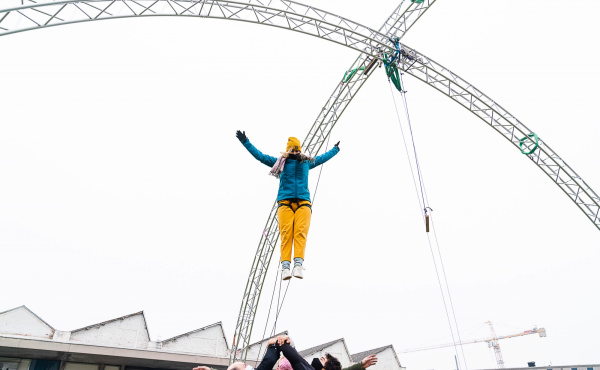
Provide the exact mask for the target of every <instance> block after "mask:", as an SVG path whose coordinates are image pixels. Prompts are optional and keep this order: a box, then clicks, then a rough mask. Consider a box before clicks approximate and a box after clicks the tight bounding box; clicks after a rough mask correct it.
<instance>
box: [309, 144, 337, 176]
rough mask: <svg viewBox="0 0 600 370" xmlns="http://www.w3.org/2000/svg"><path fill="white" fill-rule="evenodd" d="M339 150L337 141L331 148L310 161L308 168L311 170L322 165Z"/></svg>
mask: <svg viewBox="0 0 600 370" xmlns="http://www.w3.org/2000/svg"><path fill="white" fill-rule="evenodd" d="M339 152H340V142H339V141H338V142H337V143H336V144H335V145H334V146H333V148H331V149H329V150H328V151H327V152H326V153H323V154H321V155H319V156H317V157H316V158H315V160H314V161H312V162H310V163H309V165H308V168H309V169H311V170H312V169H313V168H315V167H317V166H320V165H322V164H323V163H325V162H327V161H328V160H330V159H331V158H333V156H335V155H336V154H338V153H339Z"/></svg>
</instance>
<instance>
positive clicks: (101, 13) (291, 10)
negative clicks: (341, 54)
mask: <svg viewBox="0 0 600 370" xmlns="http://www.w3.org/2000/svg"><path fill="white" fill-rule="evenodd" d="M435 2H436V0H422V1H421V0H401V3H400V5H398V6H397V7H396V9H395V10H394V11H393V12H392V14H391V15H390V16H389V17H388V19H387V20H386V21H385V22H384V23H383V25H382V26H381V27H380V28H379V30H377V31H376V30H374V29H371V28H369V27H366V26H363V25H361V24H359V23H356V22H354V21H351V20H349V19H346V18H343V17H340V16H338V15H335V14H332V13H329V12H326V11H323V10H320V9H317V8H315V7H312V6H308V5H304V4H300V3H297V2H293V1H286V0H246V1H225V0H87V1H74V0H72V1H51V0H41V1H37V2H34V1H32V0H29V1H23V0H5V1H3V2H2V3H3V7H4V8H3V9H0V36H3V35H10V34H13V33H18V32H24V31H31V30H37V29H41V28H47V27H53V26H59V25H66V24H73V23H81V22H90V21H97V20H106V19H115V18H132V17H147V16H180V17H198V18H215V19H225V20H235V21H242V22H249V23H256V24H261V25H266V26H271V27H278V28H283V29H287V30H290V31H295V32H300V33H304V34H308V35H311V36H314V37H318V38H321V39H325V40H328V41H331V42H334V43H337V44H339V45H342V46H345V47H348V48H351V49H354V50H356V51H358V52H359V53H360V54H359V56H358V57H357V59H356V60H355V61H354V62H353V63H352V64H351V65H350V68H349V69H348V70H351V69H357V71H358V72H357V73H355V74H353V75H352V76H351V77H350V79H349V80H347V81H344V82H345V83H343V84H342V83H341V82H342V81H340V84H339V85H337V86H336V87H335V88H334V90H333V93H332V94H331V96H330V98H329V99H328V100H327V102H326V103H325V105H324V106H323V108H322V109H321V111H320V112H319V114H318V116H317V118H316V120H315V122H314V123H313V125H312V126H311V127H310V129H309V132H308V134H307V135H306V138H305V139H304V141H303V146H304V147H305V151H306V152H307V153H309V154H311V155H313V156H315V155H317V154H318V153H319V152H320V150H321V148H322V147H323V144H324V143H325V141H326V139H327V138H328V136H329V134H330V133H331V130H332V129H333V127H334V126H335V125H336V123H337V121H338V120H339V118H340V117H341V115H342V114H343V113H344V111H345V109H346V108H347V106H348V105H349V104H350V102H351V101H352V99H353V98H354V97H355V96H356V94H357V93H358V91H359V90H360V88H361V87H362V86H363V85H364V83H365V82H366V81H367V79H368V78H369V77H370V76H371V74H373V71H374V70H375V68H372V69H370V70H368V68H367V69H366V70H365V71H361V70H360V68H361V67H365V66H367V65H368V64H369V63H371V62H377V59H381V58H382V53H384V52H385V53H392V52H394V51H395V47H394V45H393V42H392V40H391V38H394V37H397V38H399V39H401V38H402V37H403V36H404V35H405V33H406V32H407V31H409V30H410V28H411V27H412V26H413V25H414V24H415V22H417V21H418V20H419V19H420V17H421V16H422V15H423V14H424V13H425V12H426V11H427V10H428V9H429V8H430V7H431V6H432V5H433V4H434V3H435ZM400 48H401V49H402V50H404V52H403V53H401V57H400V58H399V59H398V61H397V66H398V68H399V69H401V70H402V71H404V72H405V73H407V74H409V75H411V76H413V77H415V78H416V79H418V80H420V81H423V82H424V83H426V84H428V85H429V86H431V87H433V88H434V89H435V90H437V91H439V92H441V93H442V94H444V95H446V96H447V97H449V98H450V99H452V100H453V101H455V102H456V103H458V104H460V105H461V106H462V107H464V108H466V109H468V110H469V111H470V112H471V113H473V114H474V115H476V116H477V117H479V118H480V119H481V120H482V121H483V122H485V123H486V124H487V125H489V126H490V127H491V128H492V129H494V130H495V131H496V132H498V133H499V134H500V135H502V136H503V137H504V138H505V139H507V140H508V141H509V142H510V143H511V144H512V145H513V146H514V147H515V148H516V149H518V150H521V147H522V146H523V143H525V144H526V146H531V144H532V142H533V139H532V138H531V136H533V131H532V130H530V129H529V128H528V127H526V126H525V125H524V124H523V123H522V122H520V121H519V120H518V119H517V118H515V117H514V116H513V115H512V114H510V113H509V112H508V111H507V110H505V109H504V108H503V107H501V106H500V105H499V104H497V103H496V102H495V101H494V100H492V99H491V98H489V97H488V96H487V95H485V94H484V93H483V92H481V91H480V90H478V89H477V88H475V87H474V86H473V85H471V84H470V83H468V82H467V81H465V80H464V79H462V78H461V77H459V76H458V75H456V74H455V73H453V72H452V71H450V70H449V69H448V68H446V67H444V66H442V65H441V64H439V63H437V62H436V61H434V60H433V59H431V58H429V57H427V56H426V55H424V54H422V53H421V52H418V51H416V50H415V49H412V48H410V47H409V46H407V45H404V44H400ZM528 157H529V159H530V160H531V161H532V163H534V164H535V165H536V166H537V167H538V168H539V169H540V170H542V171H543V172H544V173H545V174H546V175H547V176H548V177H549V178H550V180H552V181H553V182H554V183H555V184H556V185H557V186H558V187H559V188H560V189H561V190H562V191H563V192H564V193H565V194H566V195H567V196H568V197H569V198H570V199H571V201H573V202H574V203H575V205H576V206H577V207H578V208H579V209H580V210H581V211H582V212H583V213H584V214H585V215H586V217H587V218H588V219H589V220H590V221H591V222H592V223H593V224H594V226H595V227H596V228H598V229H599V230H600V218H599V216H600V214H599V213H600V197H598V195H597V194H596V193H595V192H594V191H593V189H592V188H591V187H590V186H589V185H587V184H586V183H585V181H584V180H583V179H582V178H581V177H580V176H579V175H578V174H577V173H576V172H575V171H574V170H573V169H572V168H571V167H570V166H569V165H568V164H567V163H566V162H565V161H564V160H563V159H562V158H561V157H560V156H559V155H558V154H557V153H556V152H554V151H553V150H552V149H551V148H550V146H549V145H548V144H547V143H546V142H544V141H543V140H541V139H539V140H538V142H537V147H535V148H534V150H532V151H531V153H529V154H528ZM278 239H279V231H278V227H277V219H276V207H275V204H274V205H273V207H272V208H271V211H270V214H269V217H268V219H267V222H266V224H265V228H264V232H263V236H262V237H261V239H260V241H259V243H258V248H257V250H256V254H255V257H254V261H253V263H252V267H251V269H250V274H249V278H248V281H247V283H246V287H245V291H244V295H243V299H242V303H241V307H240V313H239V316H238V320H237V324H236V328H235V337H234V343H233V348H232V353H231V357H230V361H231V362H233V361H236V360H238V359H245V357H246V354H247V349H248V345H249V343H250V337H251V334H252V328H253V325H254V317H255V314H256V311H257V308H258V303H259V300H260V296H261V292H262V287H263V284H264V280H265V277H266V273H267V270H268V267H269V264H270V261H271V258H272V256H273V252H274V249H275V245H276V244H277V241H278Z"/></svg>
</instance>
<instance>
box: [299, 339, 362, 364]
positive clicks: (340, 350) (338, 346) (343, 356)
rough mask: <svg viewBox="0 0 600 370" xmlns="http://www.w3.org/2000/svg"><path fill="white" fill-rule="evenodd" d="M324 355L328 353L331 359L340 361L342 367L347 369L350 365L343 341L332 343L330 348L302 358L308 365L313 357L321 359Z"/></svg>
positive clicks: (350, 360) (350, 361)
mask: <svg viewBox="0 0 600 370" xmlns="http://www.w3.org/2000/svg"><path fill="white" fill-rule="evenodd" d="M326 353H329V354H330V355H332V356H333V357H335V358H337V359H338V360H340V362H341V364H342V367H348V366H350V365H352V359H351V358H350V354H349V353H348V351H347V350H346V345H345V344H344V341H343V340H339V341H337V342H335V343H332V344H331V345H330V346H327V347H325V348H323V349H322V350H320V351H318V352H315V353H313V354H311V355H308V357H304V359H305V360H306V361H308V363H310V362H311V361H312V359H313V358H314V357H321V356H324V355H325V354H326Z"/></svg>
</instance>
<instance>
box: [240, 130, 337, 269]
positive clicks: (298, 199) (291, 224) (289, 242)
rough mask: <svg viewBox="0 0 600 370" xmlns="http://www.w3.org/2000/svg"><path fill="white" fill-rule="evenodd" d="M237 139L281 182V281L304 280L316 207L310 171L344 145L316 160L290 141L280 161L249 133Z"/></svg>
mask: <svg viewBox="0 0 600 370" xmlns="http://www.w3.org/2000/svg"><path fill="white" fill-rule="evenodd" d="M236 137H237V138H238V140H239V141H240V142H241V143H242V145H244V147H245V148H246V149H247V150H248V151H249V152H250V154H252V156H253V157H254V158H256V159H257V160H258V161H259V162H261V163H263V164H265V165H267V166H269V167H271V170H270V171H269V174H270V175H272V176H275V177H276V178H278V179H279V192H278V193H277V205H278V208H277V217H278V219H279V233H280V234H281V278H282V279H283V280H289V279H291V278H292V275H293V276H294V277H296V278H299V279H302V278H303V277H304V275H303V267H302V264H303V262H304V251H305V248H306V238H307V235H308V229H309V227H310V218H311V215H312V203H311V201H310V191H309V190H308V171H309V170H312V169H313V168H315V167H317V166H320V165H322V164H323V163H325V162H327V161H328V160H330V159H331V158H333V156H335V155H336V154H337V153H338V152H339V151H340V147H339V144H340V142H339V141H338V142H337V144H335V145H334V147H333V148H331V149H330V150H329V151H327V152H326V153H324V154H321V155H319V156H317V157H315V158H312V157H310V156H308V155H306V154H304V153H302V146H301V145H300V140H298V139H296V138H295V137H290V138H289V139H288V142H287V147H286V149H285V152H282V153H281V156H280V157H279V158H275V157H272V156H270V155H266V154H263V153H262V152H261V151H260V150H258V149H256V147H255V146H254V145H252V143H250V140H248V137H247V136H246V131H244V132H242V131H239V130H238V131H237V132H236ZM292 247H293V250H294V268H293V271H291V272H290V267H291V261H292Z"/></svg>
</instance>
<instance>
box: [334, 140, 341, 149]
mask: <svg viewBox="0 0 600 370" xmlns="http://www.w3.org/2000/svg"><path fill="white" fill-rule="evenodd" d="M334 146H335V147H336V148H338V150H341V149H340V142H339V141H338V142H337V143H336V144H335V145H334Z"/></svg>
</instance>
